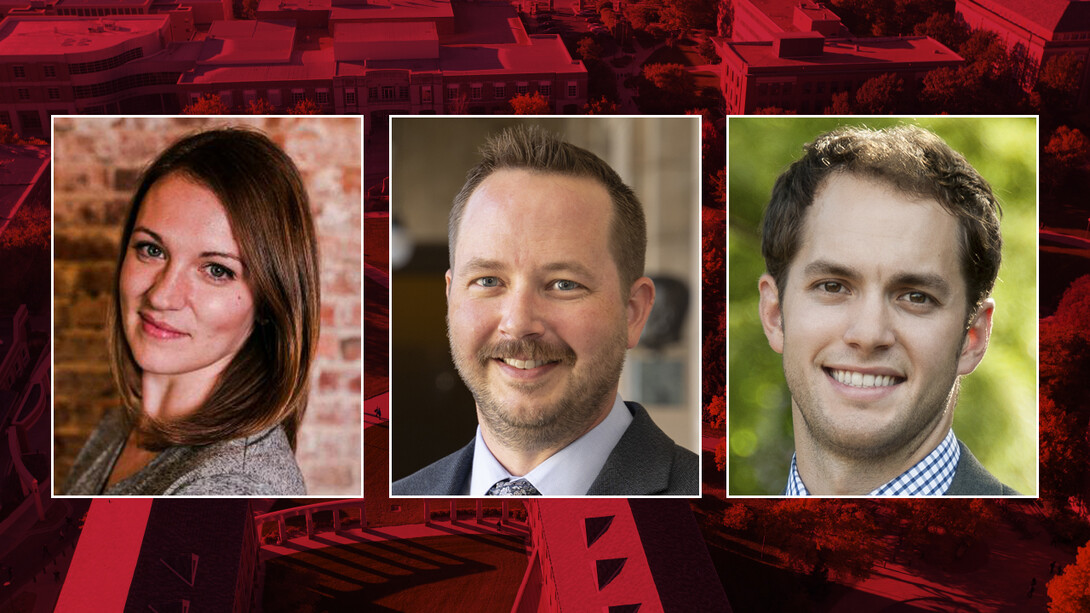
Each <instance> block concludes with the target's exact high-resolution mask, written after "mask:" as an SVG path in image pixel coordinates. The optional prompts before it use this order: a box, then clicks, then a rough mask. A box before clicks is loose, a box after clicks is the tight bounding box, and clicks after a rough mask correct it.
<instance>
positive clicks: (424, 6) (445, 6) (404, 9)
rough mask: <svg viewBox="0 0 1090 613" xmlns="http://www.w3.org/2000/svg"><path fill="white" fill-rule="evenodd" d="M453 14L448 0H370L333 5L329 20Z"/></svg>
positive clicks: (433, 16)
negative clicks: (348, 4)
mask: <svg viewBox="0 0 1090 613" xmlns="http://www.w3.org/2000/svg"><path fill="white" fill-rule="evenodd" d="M453 14H454V12H453V10H452V9H451V3H450V0H372V1H371V2H367V3H366V4H354V5H352V6H334V7H333V9H332V11H331V12H330V15H329V20H330V21H332V22H337V21H390V20H422V19H442V18H446V19H450V18H451V16H452V15H453Z"/></svg>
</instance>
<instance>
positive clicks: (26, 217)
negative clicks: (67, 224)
mask: <svg viewBox="0 0 1090 613" xmlns="http://www.w3.org/2000/svg"><path fill="white" fill-rule="evenodd" d="M50 224H51V220H50V215H49V209H48V208H46V207H44V206H24V207H21V208H20V209H19V212H18V214H16V215H15V216H14V217H13V218H12V219H11V221H9V222H8V227H6V228H4V232H3V233H2V234H0V248H2V249H4V250H9V249H41V250H46V249H49V230H50ZM5 261H6V260H5ZM7 263H8V264H9V265H10V261H8V262H7Z"/></svg>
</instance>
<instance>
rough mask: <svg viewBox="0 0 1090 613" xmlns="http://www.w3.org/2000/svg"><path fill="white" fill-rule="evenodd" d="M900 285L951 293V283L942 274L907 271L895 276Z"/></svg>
mask: <svg viewBox="0 0 1090 613" xmlns="http://www.w3.org/2000/svg"><path fill="white" fill-rule="evenodd" d="M893 283H894V284H895V285H897V286H899V287H920V288H924V289H929V290H931V291H932V292H935V293H938V294H949V293H950V284H949V283H948V282H947V281H946V279H945V278H943V277H942V276H941V275H936V274H933V273H914V272H905V273H901V274H898V275H896V276H894V277H893Z"/></svg>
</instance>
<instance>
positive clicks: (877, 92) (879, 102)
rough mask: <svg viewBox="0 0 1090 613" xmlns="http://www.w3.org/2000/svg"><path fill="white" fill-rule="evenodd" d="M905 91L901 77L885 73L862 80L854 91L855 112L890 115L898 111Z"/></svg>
mask: <svg viewBox="0 0 1090 613" xmlns="http://www.w3.org/2000/svg"><path fill="white" fill-rule="evenodd" d="M904 93H905V82H904V80H902V79H901V77H899V76H897V75H895V74H892V73H886V74H883V75H879V76H877V77H872V78H870V79H867V80H866V81H864V82H863V84H862V85H860V86H859V89H858V90H857V91H856V92H855V104H854V105H853V106H854V108H855V113H856V114H859V115H891V114H893V113H896V112H898V111H899V109H900V107H901V101H902V99H903V97H904Z"/></svg>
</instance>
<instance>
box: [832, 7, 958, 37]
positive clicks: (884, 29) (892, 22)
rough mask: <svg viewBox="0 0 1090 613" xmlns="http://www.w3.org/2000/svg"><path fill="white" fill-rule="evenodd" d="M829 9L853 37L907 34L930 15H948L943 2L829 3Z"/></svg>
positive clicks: (949, 8) (947, 8) (948, 9)
mask: <svg viewBox="0 0 1090 613" xmlns="http://www.w3.org/2000/svg"><path fill="white" fill-rule="evenodd" d="M830 4H831V5H832V6H833V10H834V11H835V12H836V14H837V15H838V16H839V17H840V18H841V20H842V21H843V22H844V24H845V25H846V26H847V27H848V29H849V30H851V31H852V33H854V34H856V35H867V34H868V33H869V34H870V35H871V36H900V35H903V34H910V33H912V31H913V30H914V29H915V28H916V26H918V25H919V24H922V23H923V22H925V21H926V20H927V18H928V17H930V16H931V15H933V14H935V13H938V12H950V10H951V9H952V8H953V7H952V6H951V4H952V3H950V2H947V1H944V0H831V2H830Z"/></svg>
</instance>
